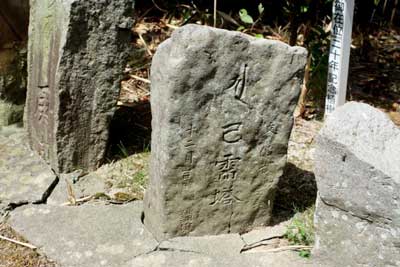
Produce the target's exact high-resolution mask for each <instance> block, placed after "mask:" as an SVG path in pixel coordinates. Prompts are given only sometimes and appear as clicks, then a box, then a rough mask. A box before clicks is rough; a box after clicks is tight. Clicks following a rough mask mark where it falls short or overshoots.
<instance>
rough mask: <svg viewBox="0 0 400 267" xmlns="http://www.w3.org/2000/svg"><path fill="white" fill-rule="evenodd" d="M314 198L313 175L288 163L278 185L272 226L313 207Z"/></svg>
mask: <svg viewBox="0 0 400 267" xmlns="http://www.w3.org/2000/svg"><path fill="white" fill-rule="evenodd" d="M316 197H317V184H316V181H315V175H314V173H312V172H309V171H306V170H302V169H300V168H298V167H297V166H296V165H294V164H292V163H288V164H287V165H286V166H285V170H284V173H283V175H282V177H281V178H280V181H279V183H278V190H277V192H276V197H275V203H274V210H273V218H274V219H273V222H272V224H278V223H280V222H282V221H286V220H288V219H290V218H291V217H293V215H294V214H295V213H296V212H302V211H304V210H306V209H307V208H309V207H311V206H313V205H314V204H315V200H316Z"/></svg>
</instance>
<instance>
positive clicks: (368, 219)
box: [319, 196, 393, 225]
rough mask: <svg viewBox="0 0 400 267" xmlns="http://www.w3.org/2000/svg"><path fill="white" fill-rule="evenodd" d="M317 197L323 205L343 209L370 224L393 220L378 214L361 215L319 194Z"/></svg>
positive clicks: (385, 222)
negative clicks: (330, 201)
mask: <svg viewBox="0 0 400 267" xmlns="http://www.w3.org/2000/svg"><path fill="white" fill-rule="evenodd" d="M319 198H320V200H321V201H322V203H324V204H325V205H327V206H329V207H333V208H336V209H338V210H341V211H343V212H345V213H347V214H349V215H351V216H353V217H355V218H358V219H360V220H363V221H366V222H368V223H370V224H372V223H378V224H379V223H381V224H385V225H387V224H389V223H391V222H392V221H393V220H392V219H391V218H386V217H384V216H379V215H372V214H368V215H367V216H361V215H358V214H355V213H354V212H352V211H349V210H346V209H344V208H341V207H338V206H336V205H335V204H331V203H329V202H328V201H326V200H325V199H323V198H322V197H321V196H319Z"/></svg>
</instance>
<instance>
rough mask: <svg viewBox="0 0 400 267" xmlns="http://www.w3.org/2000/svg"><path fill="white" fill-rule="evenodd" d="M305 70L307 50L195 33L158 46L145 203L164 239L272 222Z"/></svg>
mask: <svg viewBox="0 0 400 267" xmlns="http://www.w3.org/2000/svg"><path fill="white" fill-rule="evenodd" d="M305 63H306V50H305V49H303V48H300V47H289V46H287V45H286V44H284V43H281V42H277V41H269V40H265V39H256V38H253V37H250V36H248V35H244V34H242V33H238V32H230V31H225V30H220V29H215V28H210V27H205V26H197V25H188V26H185V27H182V28H180V29H178V30H176V31H175V32H174V34H173V35H172V38H170V39H169V40H167V41H166V42H164V43H163V44H161V45H160V47H159V48H158V51H157V53H156V54H155V56H154V59H153V63H152V70H151V82H152V89H151V90H152V97H151V104H152V115H153V121H152V127H153V133H152V154H151V167H150V168H151V169H150V173H151V174H150V175H151V177H150V185H149V189H148V190H147V192H146V196H145V224H146V226H147V227H148V228H149V229H150V230H151V231H152V232H153V233H154V234H155V236H157V238H159V239H164V238H166V237H172V236H180V235H206V234H221V233H233V232H246V231H249V230H251V229H253V228H254V227H257V226H261V225H266V224H267V223H268V222H269V220H270V219H271V211H272V205H273V200H274V192H275V189H276V185H277V183H278V179H279V177H280V176H281V174H282V170H283V167H284V165H285V163H286V154H287V146H288V139H289V134H290V131H291V129H292V124H293V115H292V114H293V110H294V108H295V106H296V102H297V98H298V95H299V92H300V85H301V83H302V78H303V70H304V66H305Z"/></svg>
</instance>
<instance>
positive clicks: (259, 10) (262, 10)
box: [258, 3, 264, 15]
mask: <svg viewBox="0 0 400 267" xmlns="http://www.w3.org/2000/svg"><path fill="white" fill-rule="evenodd" d="M258 13H259V14H260V15H262V14H263V13H264V6H263V4H262V3H260V4H259V5H258Z"/></svg>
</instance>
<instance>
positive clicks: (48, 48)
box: [24, 0, 133, 172]
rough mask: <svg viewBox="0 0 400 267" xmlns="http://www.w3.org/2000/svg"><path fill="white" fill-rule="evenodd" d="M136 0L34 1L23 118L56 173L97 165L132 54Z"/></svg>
mask: <svg viewBox="0 0 400 267" xmlns="http://www.w3.org/2000/svg"><path fill="white" fill-rule="evenodd" d="M132 11H133V0H121V1H111V0H103V1H98V0H32V1H31V21H30V26H29V37H30V38H29V44H28V92H27V100H26V109H25V119H24V121H25V125H26V127H27V130H28V134H29V140H30V145H31V147H32V148H33V149H34V150H36V151H37V152H38V153H39V154H40V155H41V156H42V157H43V158H44V159H46V160H47V161H48V162H49V163H50V164H51V166H52V168H53V169H54V170H55V171H57V172H70V171H73V170H75V169H82V170H93V169H95V168H97V167H98V166H99V164H101V162H102V161H103V158H104V154H105V150H106V145H107V141H108V135H109V134H108V128H109V123H110V120H111V118H112V116H113V114H114V111H115V108H116V106H115V105H116V102H117V98H118V93H119V89H120V80H121V78H122V75H123V70H124V68H125V64H126V60H127V56H128V55H129V50H130V48H131V46H130V30H131V26H132V19H131V18H130V16H131V15H132Z"/></svg>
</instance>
